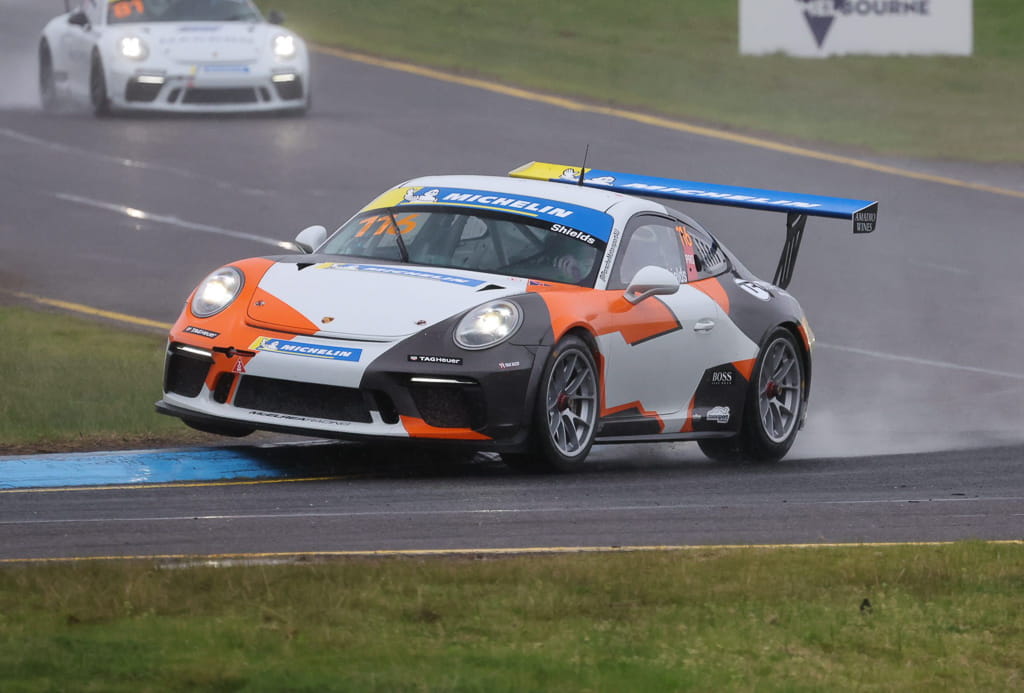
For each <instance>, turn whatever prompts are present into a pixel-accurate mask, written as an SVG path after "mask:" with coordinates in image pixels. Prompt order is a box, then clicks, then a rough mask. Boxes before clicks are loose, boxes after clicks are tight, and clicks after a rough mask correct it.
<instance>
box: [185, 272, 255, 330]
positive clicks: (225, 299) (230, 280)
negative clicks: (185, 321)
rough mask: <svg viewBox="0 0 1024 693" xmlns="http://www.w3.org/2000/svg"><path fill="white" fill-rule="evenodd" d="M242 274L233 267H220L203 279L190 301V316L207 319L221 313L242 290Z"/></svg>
mask: <svg viewBox="0 0 1024 693" xmlns="http://www.w3.org/2000/svg"><path fill="white" fill-rule="evenodd" d="M243 283H244V279H243V278H242V273H241V272H239V271H238V270H237V269H235V268H234V267H221V268H220V269H219V270H217V271H216V272H214V273H213V274H211V275H210V276H208V277H207V278H206V279H204V280H203V281H202V282H201V283H200V284H199V286H198V288H196V294H195V296H194V297H193V299H192V315H194V316H196V317H197V318H208V317H210V316H211V315H216V314H217V313H219V312H221V311H222V310H224V309H225V308H227V307H228V306H229V305H231V302H232V301H234V300H235V297H237V296H238V292H239V291H241V290H242V284H243Z"/></svg>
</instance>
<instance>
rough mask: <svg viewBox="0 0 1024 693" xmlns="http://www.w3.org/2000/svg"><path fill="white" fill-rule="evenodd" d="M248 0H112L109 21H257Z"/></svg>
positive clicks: (111, 22) (256, 15) (115, 22)
mask: <svg viewBox="0 0 1024 693" xmlns="http://www.w3.org/2000/svg"><path fill="white" fill-rule="evenodd" d="M261 19H262V16H261V15H260V13H259V11H258V10H257V9H256V8H255V7H254V6H253V5H252V3H251V2H249V0H112V2H111V3H110V6H109V8H108V9H107V23H108V24H128V23H132V22H256V21H260V20H261Z"/></svg>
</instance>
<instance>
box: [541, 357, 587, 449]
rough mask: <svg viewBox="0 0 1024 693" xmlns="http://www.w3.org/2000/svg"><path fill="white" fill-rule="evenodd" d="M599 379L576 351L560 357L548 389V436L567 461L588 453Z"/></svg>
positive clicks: (549, 380)
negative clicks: (584, 452) (585, 452)
mask: <svg viewBox="0 0 1024 693" xmlns="http://www.w3.org/2000/svg"><path fill="white" fill-rule="evenodd" d="M597 397H598V395H597V375H596V374H595V372H594V368H593V366H592V365H591V363H590V361H589V360H588V359H587V358H586V357H584V355H583V354H581V353H580V352H579V351H577V350H575V349H567V350H566V351H564V352H562V353H561V354H559V355H558V357H557V358H556V360H555V363H554V366H553V367H552V369H551V373H550V375H549V376H548V382H547V388H546V398H545V401H546V405H547V419H548V436H549V437H550V439H551V443H552V445H554V447H555V448H556V449H557V450H558V452H559V453H561V454H562V455H565V456H566V457H573V456H575V455H578V454H579V453H580V452H583V451H585V450H586V449H587V448H588V446H589V443H590V439H591V438H592V437H593V436H594V424H595V422H596V420H597V407H598V401H597Z"/></svg>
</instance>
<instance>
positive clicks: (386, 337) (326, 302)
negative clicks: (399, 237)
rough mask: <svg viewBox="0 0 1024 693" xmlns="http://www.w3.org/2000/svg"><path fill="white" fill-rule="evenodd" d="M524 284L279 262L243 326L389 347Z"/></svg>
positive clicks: (457, 273)
mask: <svg viewBox="0 0 1024 693" xmlns="http://www.w3.org/2000/svg"><path fill="white" fill-rule="evenodd" d="M528 284H529V280H527V279H522V278H519V277H508V276H505V275H490V274H484V273H481V272H470V271H464V270H456V269H449V268H444V267H429V266H424V265H408V264H396V265H391V264H382V263H372V262H367V263H352V262H322V263H315V264H314V263H296V262H278V263H276V264H274V265H273V266H271V267H270V269H269V270H267V272H266V274H264V275H263V277H262V279H260V283H259V285H258V287H257V288H256V290H255V291H254V292H253V295H252V297H251V298H250V300H249V305H248V306H247V307H246V313H247V317H248V322H249V324H250V325H253V326H255V327H265V328H269V329H274V330H279V331H282V332H291V333H294V334H307V335H318V336H321V337H333V338H337V339H359V340H371V341H393V340H396V339H401V338H403V337H407V336H409V335H411V334H415V333H416V332H419V331H421V330H423V329H426V328H427V327H429V326H430V325H433V324H435V323H438V322H440V321H442V320H445V319H447V318H450V317H452V316H453V315H457V314H458V313H461V312H463V311H466V310H469V309H470V308H472V307H474V306H477V305H480V304H481V303H486V302H487V301H490V300H494V299H498V298H504V297H506V296H512V295H515V294H521V293H524V292H525V291H526V288H527V286H528Z"/></svg>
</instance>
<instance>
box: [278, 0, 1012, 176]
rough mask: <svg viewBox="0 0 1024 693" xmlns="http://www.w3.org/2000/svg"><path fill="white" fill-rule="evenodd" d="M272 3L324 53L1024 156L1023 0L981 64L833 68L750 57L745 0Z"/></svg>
mask: <svg viewBox="0 0 1024 693" xmlns="http://www.w3.org/2000/svg"><path fill="white" fill-rule="evenodd" d="M260 4H261V5H262V6H263V7H264V8H267V7H274V8H277V9H280V10H283V11H284V12H285V15H286V18H287V20H288V21H287V25H288V26H290V27H292V28H293V29H295V30H296V31H298V32H299V33H300V34H302V35H303V36H305V37H306V38H307V39H309V40H311V41H313V42H316V43H319V44H323V45H330V46H338V47H344V48H349V49H353V50H357V51H362V52H365V53H369V54H373V55H381V56H388V57H394V58H399V59H402V60H406V61H411V62H415V63H418V64H423V65H430V66H435V67H439V68H443V69H446V70H450V71H453V72H457V73H462V74H469V75H476V76H488V77H492V78H494V79H495V80H497V81H499V82H502V83H507V84H515V85H521V86H525V87H529V88H532V89H537V90H542V91H547V92H553V93H558V94H565V95H569V96H573V97H577V98H581V99H586V100H589V101H592V102H596V103H599V104H603V105H604V104H607V105H615V106H625V107H635V108H637V109H641V110H644V111H649V112H655V113H659V114H664V115H669V116H674V117H678V118H682V119H687V120H690V121H693V122H699V123H705V124H717V125H720V126H722V127H726V128H730V129H740V130H743V131H747V132H754V133H767V134H770V135H773V136H776V137H779V138H784V139H790V140H794V141H801V142H809V143H811V144H819V143H831V144H838V145H841V146H844V147H848V148H852V149H855V150H864V151H870V152H879V153H884V154H899V155H912V156H919V157H931V158H941V159H963V160H975V161H983V162H1013V163H1021V162H1024V126H1022V124H1021V123H1022V120H1021V115H1020V114H1021V113H1024V41H1022V40H1021V36H1022V35H1024V3H1020V2H1018V1H1017V0H974V12H975V53H974V55H973V56H971V57H859V56H853V57H841V58H828V59H801V58H790V57H784V56H781V55H773V56H766V57H751V56H740V55H739V47H738V46H739V44H738V20H737V12H738V3H737V2H736V0H676V1H675V2H672V3H666V2H653V1H651V0H636V1H635V2H630V3H625V4H624V3H622V2H619V1H617V0H588V2H547V1H546V0H517V1H516V2H511V1H509V0H448V1H446V2H424V1H423V0H347V1H346V2H344V3H342V2H337V0H262V1H261V2H260ZM338 97H339V98H341V99H342V102H343V101H344V95H343V94H340V95H338ZM409 107H410V108H415V104H410V105H409Z"/></svg>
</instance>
